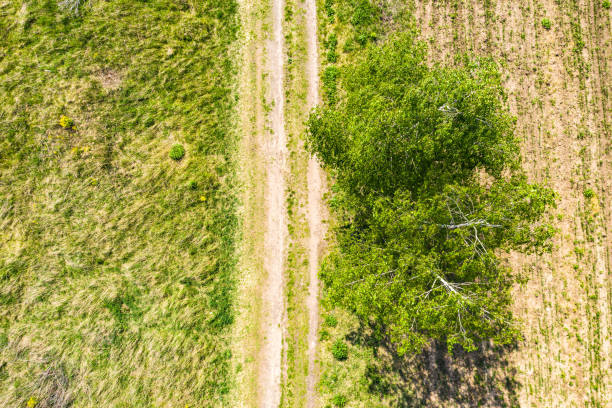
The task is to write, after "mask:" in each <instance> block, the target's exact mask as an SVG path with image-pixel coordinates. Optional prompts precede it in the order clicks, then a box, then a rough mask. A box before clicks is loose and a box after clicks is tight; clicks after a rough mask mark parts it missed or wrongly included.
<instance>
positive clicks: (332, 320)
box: [325, 315, 338, 327]
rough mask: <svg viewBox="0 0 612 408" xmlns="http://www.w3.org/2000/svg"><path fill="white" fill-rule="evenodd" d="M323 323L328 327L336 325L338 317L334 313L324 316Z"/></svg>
mask: <svg viewBox="0 0 612 408" xmlns="http://www.w3.org/2000/svg"><path fill="white" fill-rule="evenodd" d="M325 325H327V326H328V327H336V326H337V325H338V319H336V316H334V315H327V316H325Z"/></svg>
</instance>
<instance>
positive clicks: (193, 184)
mask: <svg viewBox="0 0 612 408" xmlns="http://www.w3.org/2000/svg"><path fill="white" fill-rule="evenodd" d="M189 189H190V190H197V189H198V183H197V182H196V181H195V180H191V181H190V182H189Z"/></svg>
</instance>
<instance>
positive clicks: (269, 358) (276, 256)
mask: <svg viewBox="0 0 612 408" xmlns="http://www.w3.org/2000/svg"><path fill="white" fill-rule="evenodd" d="M266 49H267V56H268V59H267V62H268V73H269V81H270V82H269V97H268V99H269V100H270V101H271V103H272V106H271V110H270V114H269V116H268V119H269V124H268V126H269V129H270V134H269V139H268V140H267V141H266V144H265V147H264V152H265V159H266V188H265V201H266V210H265V211H266V230H265V234H264V250H265V254H264V271H265V273H266V275H267V276H266V281H265V284H264V287H265V289H264V290H263V293H262V295H263V312H264V314H263V316H262V317H263V318H262V326H263V327H262V334H263V339H264V341H263V346H262V349H261V356H260V359H259V361H260V367H259V376H258V381H259V388H260V390H261V393H260V398H261V400H260V401H259V406H260V407H266V408H267V407H270V408H273V407H274V408H276V407H278V406H279V404H280V398H281V386H280V384H281V360H282V359H281V356H282V348H283V347H282V346H283V331H284V328H283V327H284V323H283V317H284V315H285V313H284V295H283V269H284V264H285V253H286V237H287V215H286V208H285V173H286V171H287V170H286V167H287V147H286V144H287V140H286V134H285V119H284V104H285V101H284V90H283V70H284V68H283V60H284V53H283V1H282V0H273V4H272V36H271V38H270V39H269V40H268V42H267V44H266Z"/></svg>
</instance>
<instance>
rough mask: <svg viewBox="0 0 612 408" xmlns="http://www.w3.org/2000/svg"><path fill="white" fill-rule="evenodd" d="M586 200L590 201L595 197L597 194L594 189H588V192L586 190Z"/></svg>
mask: <svg viewBox="0 0 612 408" xmlns="http://www.w3.org/2000/svg"><path fill="white" fill-rule="evenodd" d="M583 194H584V198H587V199H590V198H593V197H594V196H595V192H594V191H593V189H590V188H587V189H586V190H584V193H583Z"/></svg>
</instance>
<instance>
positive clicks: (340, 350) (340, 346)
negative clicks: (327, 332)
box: [332, 339, 348, 361]
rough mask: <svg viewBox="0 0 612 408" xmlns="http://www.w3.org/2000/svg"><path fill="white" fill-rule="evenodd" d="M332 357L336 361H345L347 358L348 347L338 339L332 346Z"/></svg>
mask: <svg viewBox="0 0 612 408" xmlns="http://www.w3.org/2000/svg"><path fill="white" fill-rule="evenodd" d="M332 355H333V356H334V358H335V359H336V360H340V361H342V360H346V359H347V358H348V346H347V345H346V344H345V343H344V342H343V341H342V340H340V339H338V340H336V341H335V342H334V345H333V346H332Z"/></svg>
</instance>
